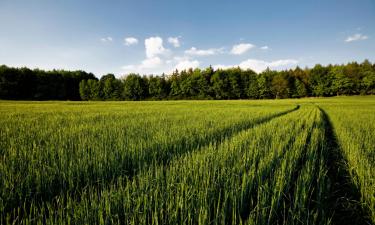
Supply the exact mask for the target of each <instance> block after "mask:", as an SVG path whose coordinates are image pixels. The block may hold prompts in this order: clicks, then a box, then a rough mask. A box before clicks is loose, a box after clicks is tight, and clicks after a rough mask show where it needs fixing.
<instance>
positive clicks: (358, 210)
mask: <svg viewBox="0 0 375 225" xmlns="http://www.w3.org/2000/svg"><path fill="white" fill-rule="evenodd" d="M319 109H320V110H321V112H322V114H323V119H324V122H325V137H326V147H327V151H328V153H327V159H326V165H327V168H328V174H327V175H328V178H329V180H330V188H329V193H327V202H328V205H327V210H328V211H330V212H329V213H330V214H331V215H332V224H335V225H336V224H337V225H357V224H358V225H366V224H369V225H370V224H372V223H371V222H370V220H369V219H368V218H369V214H368V212H367V211H366V210H365V209H364V208H363V206H362V205H361V202H360V198H361V194H360V191H359V189H358V188H357V187H356V186H355V184H354V183H353V180H352V177H351V175H350V173H349V170H348V164H347V161H346V159H345V158H344V156H343V154H342V151H341V148H340V145H339V143H338V140H337V137H336V134H335V132H334V129H333V126H332V123H331V121H330V119H329V116H328V114H327V113H326V112H325V111H324V110H323V109H321V108H319Z"/></svg>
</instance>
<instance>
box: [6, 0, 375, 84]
mask: <svg viewBox="0 0 375 225" xmlns="http://www.w3.org/2000/svg"><path fill="white" fill-rule="evenodd" d="M365 59H368V60H370V61H371V62H373V63H374V62H375V1H374V0H305V1H301V0H293V1H292V0H283V1H280V0H273V1H271V0H265V1H250V0H236V1H235V0H232V1H229V0H134V1H130V0H123V1H115V0H112V1H102V0H90V1H89V0H33V1H30V0H22V1H21V0H0V65H2V64H5V65H8V66H14V67H22V66H26V67H29V68H40V69H46V70H51V69H66V70H85V71H87V72H92V73H94V74H95V75H96V76H97V77H101V76H102V75H104V74H107V73H113V74H115V75H116V76H118V77H120V76H122V75H125V74H129V73H133V72H134V73H140V74H161V73H167V74H168V73H171V72H172V71H173V70H175V69H178V70H182V69H186V68H190V67H192V68H206V67H208V66H210V65H212V66H213V67H214V68H228V67H237V66H239V67H241V68H243V69H253V70H255V71H256V72H261V71H263V70H264V69H266V68H267V67H269V68H270V69H276V70H280V69H287V68H294V67H296V66H297V65H298V66H300V67H306V66H308V67H311V66H313V65H315V64H317V63H320V64H323V65H327V64H330V63H331V64H342V63H347V62H351V61H358V62H362V61H363V60H365Z"/></svg>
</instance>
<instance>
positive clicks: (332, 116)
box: [0, 96, 375, 224]
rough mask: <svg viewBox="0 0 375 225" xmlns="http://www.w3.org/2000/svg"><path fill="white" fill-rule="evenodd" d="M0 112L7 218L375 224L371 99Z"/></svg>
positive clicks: (2, 107)
mask: <svg viewBox="0 0 375 225" xmlns="http://www.w3.org/2000/svg"><path fill="white" fill-rule="evenodd" d="M0 115H1V117H0V224H375V138H374V134H375V97H373V96H367V97H335V98H311V99H298V100H254V101H248V100H239V101H155V102H15V101H0Z"/></svg>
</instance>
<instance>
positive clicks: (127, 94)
mask: <svg viewBox="0 0 375 225" xmlns="http://www.w3.org/2000/svg"><path fill="white" fill-rule="evenodd" d="M123 96H124V98H125V99H126V100H133V101H135V100H142V99H144V98H145V96H146V85H145V83H144V80H143V79H142V78H141V77H140V76H139V75H138V74H129V75H128V76H127V77H126V78H125V82H124V91H123Z"/></svg>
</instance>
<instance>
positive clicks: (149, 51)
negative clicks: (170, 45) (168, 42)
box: [145, 37, 169, 58]
mask: <svg viewBox="0 0 375 225" xmlns="http://www.w3.org/2000/svg"><path fill="white" fill-rule="evenodd" d="M145 48H146V56H147V58H153V57H155V56H157V55H165V54H167V53H168V52H169V51H168V49H165V48H164V46H163V39H162V38H161V37H150V38H147V39H145Z"/></svg>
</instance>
